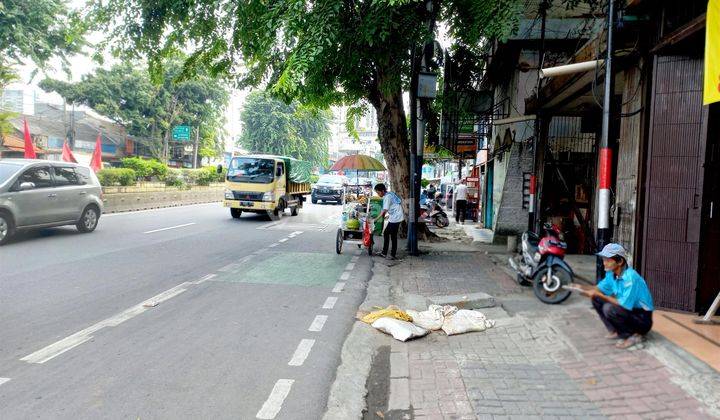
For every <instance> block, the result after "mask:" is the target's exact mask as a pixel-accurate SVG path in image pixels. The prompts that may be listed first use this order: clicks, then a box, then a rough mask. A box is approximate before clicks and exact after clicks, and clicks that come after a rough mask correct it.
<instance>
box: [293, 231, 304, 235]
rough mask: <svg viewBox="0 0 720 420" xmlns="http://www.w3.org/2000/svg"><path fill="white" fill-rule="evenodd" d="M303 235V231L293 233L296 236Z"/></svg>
mask: <svg viewBox="0 0 720 420" xmlns="http://www.w3.org/2000/svg"><path fill="white" fill-rule="evenodd" d="M302 233H303V231H302V230H296V231H295V232H293V235H295V236H297V235H302Z"/></svg>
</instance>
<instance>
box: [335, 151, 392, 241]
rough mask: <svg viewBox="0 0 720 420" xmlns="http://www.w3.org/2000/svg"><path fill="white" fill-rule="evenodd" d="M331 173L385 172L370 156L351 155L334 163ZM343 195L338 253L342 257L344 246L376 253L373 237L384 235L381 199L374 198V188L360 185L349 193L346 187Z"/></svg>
mask: <svg viewBox="0 0 720 420" xmlns="http://www.w3.org/2000/svg"><path fill="white" fill-rule="evenodd" d="M330 170H331V171H346V170H354V171H356V174H357V172H359V171H384V170H385V166H383V164H382V163H381V162H380V161H378V160H377V159H374V158H372V157H370V156H366V155H349V156H345V157H343V158H342V159H340V160H338V161H337V162H335V164H334V165H333V166H332V168H330ZM344 188H345V191H344V194H343V201H342V204H343V211H342V214H341V215H340V220H339V224H338V230H337V235H336V237H335V252H337V253H338V254H341V253H342V251H343V247H344V246H345V245H357V246H358V248H362V247H363V246H364V247H366V248H367V250H368V254H369V255H372V253H373V244H374V242H375V241H374V239H373V236H374V235H376V234H381V233H382V227H383V220H381V219H380V218H379V216H380V212H381V211H382V199H381V198H380V197H373V196H372V186H371V185H365V186H361V187H360V188H358V189H357V190H355V191H349V189H348V186H347V185H346V186H345V187H344Z"/></svg>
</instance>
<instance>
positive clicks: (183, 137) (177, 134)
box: [172, 125, 190, 141]
mask: <svg viewBox="0 0 720 420" xmlns="http://www.w3.org/2000/svg"><path fill="white" fill-rule="evenodd" d="M172 138H173V140H175V141H190V126H189V125H176V126H175V127H173V130H172Z"/></svg>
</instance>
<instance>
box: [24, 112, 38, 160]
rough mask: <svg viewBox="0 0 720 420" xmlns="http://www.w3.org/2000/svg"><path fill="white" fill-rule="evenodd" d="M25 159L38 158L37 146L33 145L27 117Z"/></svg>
mask: <svg viewBox="0 0 720 420" xmlns="http://www.w3.org/2000/svg"><path fill="white" fill-rule="evenodd" d="M25 159H37V154H35V146H33V142H32V137H30V127H28V123H27V118H26V119H25Z"/></svg>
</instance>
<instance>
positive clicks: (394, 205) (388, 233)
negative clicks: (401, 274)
mask: <svg viewBox="0 0 720 420" xmlns="http://www.w3.org/2000/svg"><path fill="white" fill-rule="evenodd" d="M375 192H377V194H378V195H379V196H380V197H381V198H382V199H383V207H382V211H381V212H380V216H379V217H380V218H381V219H384V218H386V217H387V222H388V223H387V226H385V230H384V231H383V250H382V252H381V253H380V256H381V257H383V258H388V259H391V260H394V259H396V253H397V237H398V229H399V228H400V223H401V222H402V221H403V219H404V215H403V208H402V200H401V199H400V197H398V195H397V194H395V193H394V192H390V191H388V190H387V187H385V184H377V185H376V186H375ZM391 241H392V248H390V255H389V256H388V248H389V245H390V242H391Z"/></svg>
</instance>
